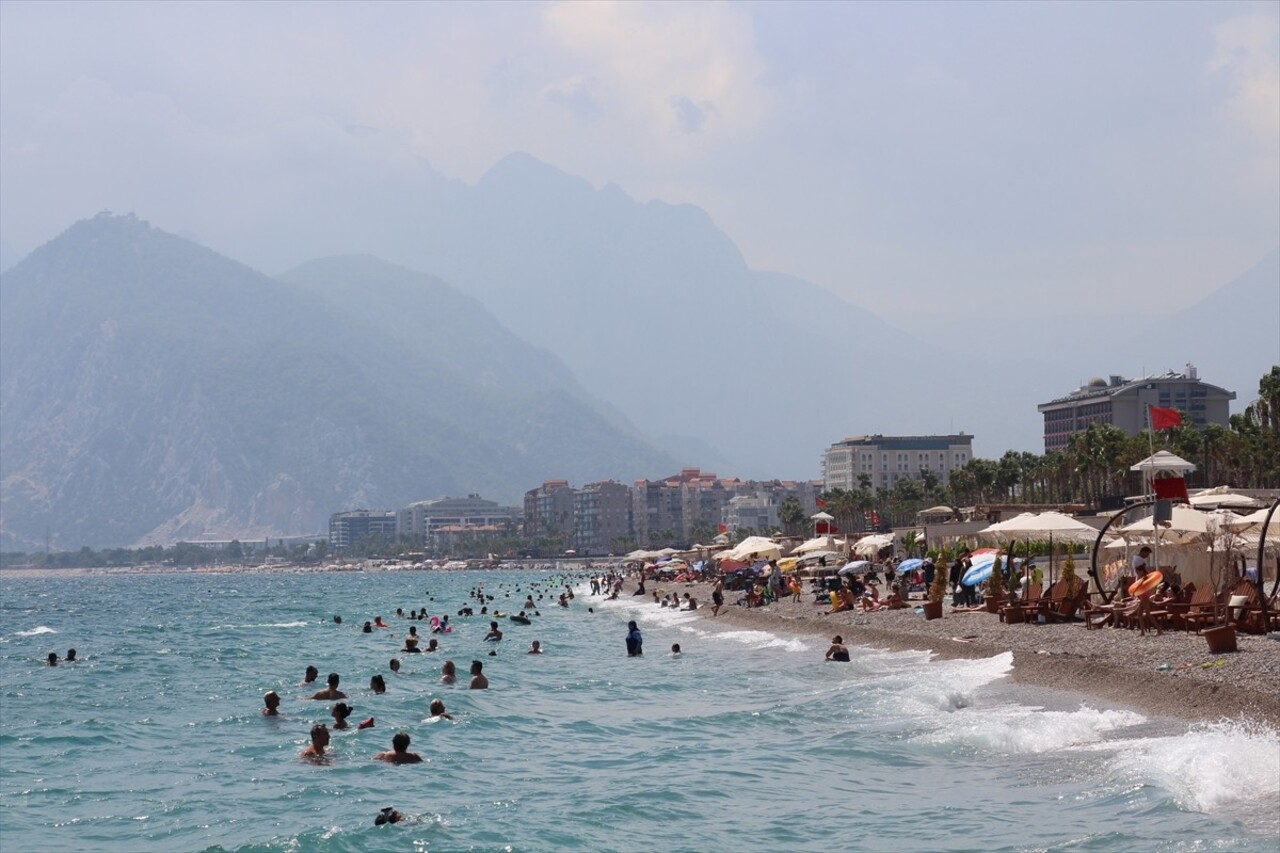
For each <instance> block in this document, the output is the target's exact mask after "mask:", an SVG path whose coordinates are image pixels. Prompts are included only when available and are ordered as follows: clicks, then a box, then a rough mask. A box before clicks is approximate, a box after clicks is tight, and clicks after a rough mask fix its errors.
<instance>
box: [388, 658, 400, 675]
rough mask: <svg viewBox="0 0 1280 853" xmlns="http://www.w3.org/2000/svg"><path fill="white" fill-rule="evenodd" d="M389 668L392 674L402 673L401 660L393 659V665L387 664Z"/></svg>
mask: <svg viewBox="0 0 1280 853" xmlns="http://www.w3.org/2000/svg"><path fill="white" fill-rule="evenodd" d="M387 668H388V669H390V670H391V671H392V672H399V671H400V659H399V658H392V659H391V663H389V664H387Z"/></svg>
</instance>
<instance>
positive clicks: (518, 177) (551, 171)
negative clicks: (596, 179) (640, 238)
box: [476, 151, 596, 193]
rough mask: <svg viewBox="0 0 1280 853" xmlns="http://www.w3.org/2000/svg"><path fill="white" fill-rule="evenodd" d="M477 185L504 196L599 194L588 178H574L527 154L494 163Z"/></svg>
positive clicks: (510, 156) (507, 156)
mask: <svg viewBox="0 0 1280 853" xmlns="http://www.w3.org/2000/svg"><path fill="white" fill-rule="evenodd" d="M476 185H477V186H478V187H481V188H486V189H494V190H499V191H502V192H538V193H545V192H553V191H554V192H557V193H567V192H576V193H584V192H586V193H594V192H596V188H595V187H593V186H592V185H591V183H590V182H589V181H587V180H586V179H585V178H579V177H577V176H576V175H571V174H569V173H568V172H566V171H564V170H562V169H559V168H557V167H555V166H552V165H551V164H550V163H546V162H543V161H542V160H539V159H538V158H537V157H534V156H533V155H532V154H528V153H526V152H524V151H513V152H511V153H510V154H508V155H506V156H505V157H503V158H502V159H501V160H499V161H498V162H496V163H494V164H493V165H492V166H490V167H489V170H488V171H486V172H485V173H484V174H483V175H481V176H480V180H479V182H477V184H476Z"/></svg>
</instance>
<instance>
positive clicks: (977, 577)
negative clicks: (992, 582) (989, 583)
mask: <svg viewBox="0 0 1280 853" xmlns="http://www.w3.org/2000/svg"><path fill="white" fill-rule="evenodd" d="M999 556H1000V555H999V554H981V555H979V556H978V557H977V558H976V559H974V560H973V565H972V566H971V567H970V568H969V570H968V571H966V572H965V573H964V577H962V578H960V583H962V584H964V585H965V586H977V585H978V584H980V583H984V582H986V580H987V578H989V577H991V572H992V571H993V570H994V568H995V565H996V558H997V557H999Z"/></svg>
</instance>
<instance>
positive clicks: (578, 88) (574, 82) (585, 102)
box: [542, 76, 604, 116]
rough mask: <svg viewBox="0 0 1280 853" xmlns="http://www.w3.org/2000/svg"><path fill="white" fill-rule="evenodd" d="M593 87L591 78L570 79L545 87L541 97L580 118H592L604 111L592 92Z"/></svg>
mask: <svg viewBox="0 0 1280 853" xmlns="http://www.w3.org/2000/svg"><path fill="white" fill-rule="evenodd" d="M595 85H596V81H595V79H594V78H592V77H581V76H577V77H571V78H569V79H568V80H564V81H562V82H560V83H553V84H551V85H550V86H547V87H545V88H544V89H543V90H542V97H543V98H544V99H545V100H547V101H549V102H551V103H553V104H559V105H560V106H563V107H567V108H568V109H569V110H570V111H572V112H574V113H577V114H578V115H580V116H593V115H597V114H598V113H600V112H601V111H602V110H603V109H604V107H602V106H601V104H600V101H599V99H597V98H596V96H595V94H594V93H593V92H592V89H594V88H595Z"/></svg>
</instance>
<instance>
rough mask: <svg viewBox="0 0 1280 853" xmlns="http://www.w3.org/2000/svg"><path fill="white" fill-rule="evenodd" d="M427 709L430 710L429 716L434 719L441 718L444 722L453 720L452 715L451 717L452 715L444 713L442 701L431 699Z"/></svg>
mask: <svg viewBox="0 0 1280 853" xmlns="http://www.w3.org/2000/svg"><path fill="white" fill-rule="evenodd" d="M429 707H430V709H431V716H432V717H433V718H434V717H442V718H443V719H446V720H452V719H453V715H452V714H450V713H449V712H448V711H446V710H445V709H444V700H443V699H432V700H431V705H430V706H429Z"/></svg>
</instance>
